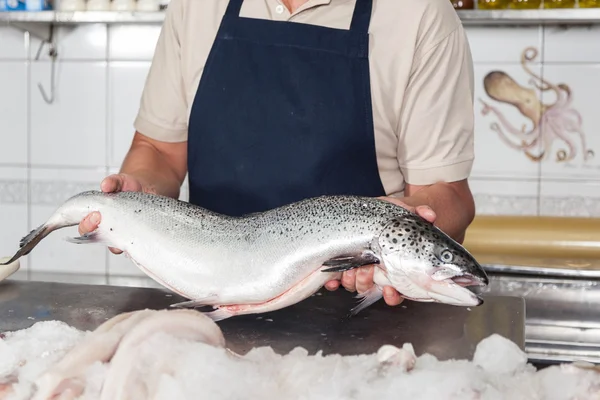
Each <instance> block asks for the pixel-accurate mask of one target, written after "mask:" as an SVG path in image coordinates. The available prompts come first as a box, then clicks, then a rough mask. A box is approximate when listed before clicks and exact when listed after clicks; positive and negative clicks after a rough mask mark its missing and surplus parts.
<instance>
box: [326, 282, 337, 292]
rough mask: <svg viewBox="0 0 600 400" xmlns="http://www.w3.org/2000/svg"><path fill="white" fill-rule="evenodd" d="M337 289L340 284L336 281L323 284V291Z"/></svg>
mask: <svg viewBox="0 0 600 400" xmlns="http://www.w3.org/2000/svg"><path fill="white" fill-rule="evenodd" d="M339 287H340V282H339V281H336V280H333V281H329V282H327V283H325V289H327V290H329V291H334V290H337V289H338V288H339Z"/></svg>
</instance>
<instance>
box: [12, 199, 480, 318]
mask: <svg viewBox="0 0 600 400" xmlns="http://www.w3.org/2000/svg"><path fill="white" fill-rule="evenodd" d="M92 211H99V212H100V213H101V215H102V221H101V223H100V225H99V226H98V229H97V230H95V231H94V232H92V233H90V234H88V235H85V236H83V237H78V238H72V239H69V240H70V241H71V242H74V243H101V244H103V245H107V246H111V247H116V248H119V249H121V250H123V251H124V253H125V254H126V255H127V256H128V257H129V258H130V259H131V261H132V262H133V263H134V264H135V265H137V266H138V267H139V268H140V269H141V270H142V271H143V272H145V273H146V274H147V275H148V276H150V277H151V278H153V279H154V280H155V281H157V282H158V283H160V284H162V285H163V286H165V287H167V288H169V289H171V290H173V291H174V292H176V293H178V294H180V295H182V296H184V297H186V298H188V299H190V302H189V303H187V304H185V305H183V306H192V307H195V306H199V305H212V306H216V307H220V308H223V310H224V311H222V312H220V313H216V314H212V316H213V317H214V319H223V318H227V317H229V316H232V315H241V314H244V313H245V314H248V313H256V312H265V311H271V310H275V309H278V308H282V307H285V306H288V305H291V304H294V303H296V302H298V301H301V300H303V299H305V298H306V297H308V296H310V295H312V294H313V293H314V292H315V291H317V290H318V289H319V288H320V287H322V286H323V284H325V283H326V282H327V281H328V280H330V279H337V278H339V277H340V275H341V272H342V271H344V270H347V269H351V268H356V267H359V266H361V265H366V264H376V265H378V266H379V268H378V272H377V274H376V277H375V278H376V283H378V285H379V286H378V287H379V288H380V287H381V286H383V285H396V283H395V281H398V282H400V283H399V284H398V287H397V289H398V288H404V289H406V290H407V291H408V293H407V295H408V296H409V297H410V290H411V289H410V288H406V285H404V284H403V283H402V279H400V278H398V276H402V271H395V270H394V268H404V266H403V265H401V263H400V264H399V262H400V261H402V260H403V261H402V262H404V263H406V260H409V261H410V262H412V264H415V262H417V264H419V263H420V264H422V265H423V266H424V268H425V269H429V270H436V271H437V270H446V269H448V267H447V266H446V267H443V268H441V269H440V267H439V266H437V267H436V266H434V265H433V264H435V265H439V263H437V261H436V260H438V261H439V256H440V255H441V254H447V252H448V251H449V252H450V253H452V254H456V255H457V259H460V257H463V258H464V262H463V264H462V265H460V266H458V265H457V266H456V267H455V270H456V271H459V272H461V271H462V272H464V274H468V275H469V276H472V277H475V278H476V279H478V280H479V281H480V282H483V283H487V277H486V275H485V272H484V271H483V269H482V268H481V267H480V266H479V264H477V262H476V261H475V260H474V259H473V258H472V257H471V256H470V255H469V254H468V253H467V252H466V250H464V249H462V247H461V246H460V245H458V244H457V243H456V242H454V241H453V240H452V239H450V238H449V237H448V236H447V235H445V234H443V233H442V232H441V231H440V230H439V229H438V228H436V227H434V226H433V225H432V224H430V223H428V222H427V221H425V220H424V219H422V218H420V217H418V216H417V215H416V214H414V213H411V212H409V211H408V210H406V209H405V208H403V207H400V206H398V205H395V204H392V203H391V202H388V201H384V200H381V199H376V198H370V197H359V196H321V197H315V198H310V199H306V200H303V201H299V202H296V203H293V204H289V205H286V206H282V207H279V208H275V209H273V210H269V211H266V212H262V213H256V214H250V215H246V216H242V217H232V216H226V215H222V214H218V213H215V212H212V211H209V210H207V209H204V208H202V207H198V206H195V205H192V204H190V203H188V202H183V201H180V200H176V199H172V198H169V197H164V196H158V195H154V194H147V193H142V192H118V193H103V192H99V191H88V192H83V193H81V194H79V195H76V196H73V197H71V198H70V199H68V200H67V201H66V202H65V203H64V204H63V205H62V206H61V207H60V208H59V209H57V210H56V212H55V213H54V214H53V215H52V216H51V217H50V218H49V220H48V221H47V222H46V223H45V224H44V225H42V226H40V227H39V228H37V229H36V230H34V231H32V232H31V233H30V234H29V235H27V236H26V237H25V238H23V240H22V242H21V248H20V249H19V251H18V252H17V253H16V254H15V256H14V257H13V258H12V259H11V261H12V260H14V259H18V258H19V257H21V256H23V255H25V254H28V253H29V252H30V251H31V250H32V249H33V247H35V245H37V243H39V241H40V240H42V239H43V238H44V237H45V236H47V235H48V234H49V233H50V232H52V231H54V230H56V229H60V228H63V227H66V226H74V225H77V224H79V223H80V221H81V220H82V219H83V218H84V217H85V216H86V215H88V214H89V213H90V212H92ZM396 224H398V226H396ZM401 228H402V229H404V232H403V233H402V232H400V229H401ZM396 229H398V231H396ZM406 229H414V232H412V231H410V232H407V231H406ZM388 234H389V235H390V236H389V237H388V236H387V235H388ZM394 241H396V242H397V243H395V242H394ZM423 241H425V242H423ZM425 243H428V245H427V246H425V247H423V246H424V244H425ZM403 245H404V246H403ZM395 246H397V247H395ZM456 246H458V247H456ZM397 249H398V250H399V249H404V251H398V250H397ZM440 249H448V250H446V252H443V250H440ZM393 259H397V260H398V262H390V261H391V260H393ZM442 262H444V260H442ZM446 264H448V263H447V262H446ZM392 266H394V268H392ZM413 267H414V266H413ZM428 273H430V274H431V273H433V272H431V271H429V272H428ZM464 274H460V273H457V274H456V276H458V275H464ZM395 287H396V286H395ZM455 290H457V291H464V292H465V293H463V295H469V294H470V296H471V297H470V298H469V301H467V302H466V304H465V305H471V306H473V305H477V304H478V303H479V302H480V299H478V298H477V297H476V296H475V295H474V294H472V293H471V292H470V291H468V289H465V288H462V287H460V286H458V287H457V288H455ZM413 291H414V290H413ZM467 292H468V293H467ZM401 293H402V292H401ZM403 294H404V293H403ZM474 296H475V297H474ZM375 297H376V296H375V295H373V296H372V298H371V299H370V302H371V303H369V304H372V302H373V301H374V300H373V299H374V298H375ZM413 298H415V299H416V298H418V296H413ZM422 301H431V300H430V299H425V300H422Z"/></svg>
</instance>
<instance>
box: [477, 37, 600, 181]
mask: <svg viewBox="0 0 600 400" xmlns="http://www.w3.org/2000/svg"><path fill="white" fill-rule="evenodd" d="M538 54H539V52H538V49H537V48H535V47H526V48H525V49H523V52H522V54H521V60H520V64H517V65H518V67H516V65H513V66H511V67H510V68H508V67H505V66H502V67H497V68H490V69H489V70H488V71H486V72H485V74H484V76H482V77H479V78H480V79H481V82H482V86H483V91H482V92H480V93H479V94H476V96H477V99H476V104H475V113H476V115H479V119H478V124H477V129H478V133H479V136H478V139H479V140H483V141H484V142H485V143H486V145H487V146H488V147H491V146H492V145H494V146H497V147H494V149H495V151H496V152H495V153H491V152H490V150H489V149H486V148H484V149H483V150H481V151H482V152H485V151H487V152H488V154H486V157H491V160H488V161H487V163H488V164H489V163H492V162H500V161H501V159H504V158H505V157H509V158H508V160H510V162H515V163H517V164H516V166H518V167H519V168H520V169H521V170H522V173H523V174H525V175H528V174H530V173H531V172H532V171H534V170H537V171H539V173H540V174H541V176H542V177H543V176H548V174H550V175H551V176H574V177H579V176H580V175H582V176H589V174H590V173H592V174H593V173H596V174H597V173H598V171H600V169H598V165H599V164H598V161H597V160H596V159H595V154H596V152H597V150H596V149H595V146H596V143H597V144H599V145H600V143H598V135H597V134H595V133H594V131H593V128H594V127H598V126H599V124H600V119H599V118H598V116H597V115H596V114H598V113H597V112H594V104H597V100H595V99H597V96H596V95H595V93H594V90H593V88H594V87H596V88H597V87H598V85H599V84H600V74H599V72H600V69H599V68H596V67H585V66H576V65H571V66H553V65H547V64H546V65H544V67H543V68H540V66H539V64H536V61H537V57H538ZM542 71H543V74H542ZM590 80H592V81H593V82H597V83H591V82H590ZM482 125H483V126H482ZM590 132H591V133H590ZM482 134H483V135H492V136H493V137H495V138H496V141H493V139H492V138H490V137H489V136H485V137H484V138H482ZM489 141H492V142H490V143H489ZM488 143H489V144H488ZM507 151H508V152H509V153H510V156H508V153H507Z"/></svg>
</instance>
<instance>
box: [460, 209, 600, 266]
mask: <svg viewBox="0 0 600 400" xmlns="http://www.w3.org/2000/svg"><path fill="white" fill-rule="evenodd" d="M464 245H465V247H466V248H467V250H469V251H470V252H471V253H472V254H473V255H474V256H475V257H476V258H477V260H478V261H479V262H480V263H482V264H499V265H517V266H533V267H545V268H564V269H580V270H582V269H583V270H591V269H594V270H596V269H597V270H600V218H571V217H525V216H487V215H483V216H477V217H476V218H475V220H474V221H473V223H472V224H471V226H470V227H469V228H468V229H467V234H466V237H465V242H464Z"/></svg>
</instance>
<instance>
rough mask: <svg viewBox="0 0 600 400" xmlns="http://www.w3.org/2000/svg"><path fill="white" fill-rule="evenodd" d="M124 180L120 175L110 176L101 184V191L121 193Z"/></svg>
mask: <svg viewBox="0 0 600 400" xmlns="http://www.w3.org/2000/svg"><path fill="white" fill-rule="evenodd" d="M122 186H123V178H122V177H121V176H120V175H109V176H107V177H106V178H104V180H103V181H102V182H101V183H100V189H101V190H102V191H103V192H105V193H113V192H120V191H121V187H122Z"/></svg>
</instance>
